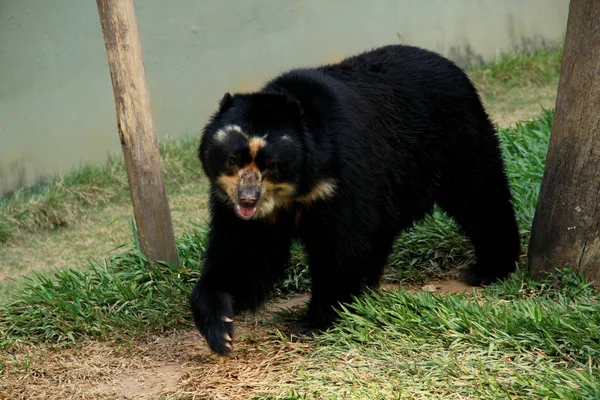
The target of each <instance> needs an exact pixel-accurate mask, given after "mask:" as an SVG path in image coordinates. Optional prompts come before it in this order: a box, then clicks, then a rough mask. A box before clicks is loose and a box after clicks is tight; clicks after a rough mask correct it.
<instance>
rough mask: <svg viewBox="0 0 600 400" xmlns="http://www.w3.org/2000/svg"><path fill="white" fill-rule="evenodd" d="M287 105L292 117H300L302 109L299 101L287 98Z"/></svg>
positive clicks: (302, 113) (302, 112)
mask: <svg viewBox="0 0 600 400" xmlns="http://www.w3.org/2000/svg"><path fill="white" fill-rule="evenodd" d="M287 106H288V110H290V112H291V113H292V115H293V116H294V117H296V118H301V117H302V116H303V115H304V109H302V104H300V101H298V100H296V99H288V101H287Z"/></svg>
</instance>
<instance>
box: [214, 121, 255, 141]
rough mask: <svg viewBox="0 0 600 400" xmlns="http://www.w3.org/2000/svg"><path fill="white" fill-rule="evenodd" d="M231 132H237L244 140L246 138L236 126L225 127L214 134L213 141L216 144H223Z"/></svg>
mask: <svg viewBox="0 0 600 400" xmlns="http://www.w3.org/2000/svg"><path fill="white" fill-rule="evenodd" d="M232 132H237V133H239V134H241V135H242V136H243V137H245V138H246V139H247V138H248V135H247V134H246V133H245V132H244V131H243V130H242V128H240V127H239V126H238V125H225V126H224V127H223V128H221V129H219V130H218V131H217V132H216V133H215V139H216V140H217V142H220V143H224V142H225V141H226V140H227V138H228V137H229V135H230V134H231V133H232Z"/></svg>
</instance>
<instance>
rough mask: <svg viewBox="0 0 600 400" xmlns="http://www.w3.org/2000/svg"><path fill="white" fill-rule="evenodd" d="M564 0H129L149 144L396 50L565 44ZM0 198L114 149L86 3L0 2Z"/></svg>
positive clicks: (470, 54) (485, 57)
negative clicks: (340, 63)
mask: <svg viewBox="0 0 600 400" xmlns="http://www.w3.org/2000/svg"><path fill="white" fill-rule="evenodd" d="M568 3H569V1H568V0H418V1H417V0H376V1H365V0H260V1H259V0H254V1H251V0H202V1H200V0H196V1H194V0H171V1H164V0H138V1H136V11H137V18H138V24H139V28H140V34H141V38H142V45H143V50H144V57H145V65H146V71H147V77H148V83H149V86H150V90H151V99H152V105H153V110H154V118H155V122H156V126H157V134H158V135H159V138H162V137H164V136H165V135H171V136H174V137H179V136H182V135H185V134H197V133H198V132H199V131H200V129H201V126H202V125H203V124H204V122H205V121H206V119H207V117H208V115H209V114H210V113H211V112H212V111H213V110H214V108H215V106H216V104H217V101H218V100H219V99H220V97H221V96H222V94H223V93H224V92H225V91H236V90H248V89H253V88H256V87H258V86H259V85H260V84H261V83H262V82H263V81H264V80H265V79H267V78H269V77H271V76H273V75H274V74H276V73H278V72H280V71H282V70H284V69H286V68H290V67H296V66H300V65H311V64H315V63H321V62H325V61H335V60H337V59H340V58H341V57H343V56H346V55H350V54H352V53H355V52H358V51H362V50H365V49H369V48H372V47H376V46H379V45H384V44H390V43H398V42H400V41H403V42H405V43H409V44H414V45H419V46H423V47H426V48H429V49H433V50H436V51H438V52H441V53H442V54H444V55H447V56H449V57H451V58H453V59H454V60H456V61H458V62H459V63H460V64H462V65H464V64H466V63H468V62H471V61H489V60H491V59H493V57H494V55H495V54H497V52H499V51H507V52H508V51H512V50H514V49H518V48H526V49H535V48H538V47H541V46H544V45H547V44H552V43H560V42H562V40H563V38H564V32H565V27H566V19H567V13H568ZM0 72H1V74H2V75H1V77H0V193H1V192H5V191H8V190H11V189H14V188H15V187H18V186H21V185H24V184H30V183H32V182H34V181H35V180H36V179H38V178H39V177H40V176H44V175H47V174H52V173H56V172H59V171H62V172H65V171H68V170H69V169H70V168H72V167H73V166H75V165H77V164H78V163H80V162H101V161H103V160H104V159H105V158H106V156H107V154H108V153H109V152H110V153H112V152H116V151H120V148H119V143H118V137H117V133H116V127H115V126H116V124H115V111H114V104H113V98H112V87H111V83H110V76H109V72H108V66H107V62H106V55H105V50H104V42H103V39H102V32H101V28H100V23H99V20H98V16H97V10H96V4H95V2H94V1H91V0H89V1H83V0H3V1H1V2H0Z"/></svg>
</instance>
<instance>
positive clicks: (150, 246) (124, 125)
mask: <svg viewBox="0 0 600 400" xmlns="http://www.w3.org/2000/svg"><path fill="white" fill-rule="evenodd" d="M96 3H97V6H98V12H99V14H100V23H101V24H102V32H103V34H104V42H105V45H106V54H107V57H108V64H109V68H110V75H111V79H112V85H113V92H114V97H115V105H116V112H117V128H118V132H119V137H120V140H121V148H122V150H123V156H124V159H125V166H126V168H127V179H128V182H129V188H130V192H131V200H132V202H133V211H134V216H135V223H136V226H137V230H138V235H139V240H140V246H141V250H142V252H143V253H144V254H145V255H146V256H147V257H148V258H149V259H150V260H152V261H166V262H169V263H171V264H172V265H177V264H178V257H177V249H176V247H175V235H174V232H173V223H172V220H171V213H170V210H169V203H168V199H167V192H166V188H165V184H164V177H163V172H162V164H161V160H160V153H159V149H158V143H157V139H156V130H155V127H154V122H153V120H152V110H151V104H150V95H149V92H148V84H147V82H146V73H145V70H144V61H143V57H142V48H141V43H140V37H139V33H138V27H137V22H136V18H135V12H134V6H133V1H132V0H97V1H96Z"/></svg>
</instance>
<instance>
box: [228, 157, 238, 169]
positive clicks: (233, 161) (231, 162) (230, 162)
mask: <svg viewBox="0 0 600 400" xmlns="http://www.w3.org/2000/svg"><path fill="white" fill-rule="evenodd" d="M227 165H228V166H230V167H235V166H236V165H237V160H236V159H235V157H229V159H228V160H227Z"/></svg>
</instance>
